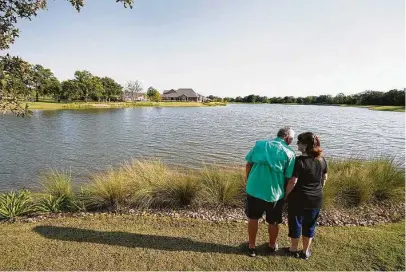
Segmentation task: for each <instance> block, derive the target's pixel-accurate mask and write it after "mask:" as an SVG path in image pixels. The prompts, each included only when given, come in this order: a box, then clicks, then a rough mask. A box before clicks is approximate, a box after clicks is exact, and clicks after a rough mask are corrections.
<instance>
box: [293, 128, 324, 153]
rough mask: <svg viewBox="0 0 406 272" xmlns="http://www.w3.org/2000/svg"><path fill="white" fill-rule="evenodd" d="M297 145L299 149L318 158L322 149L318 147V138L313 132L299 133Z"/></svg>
mask: <svg viewBox="0 0 406 272" xmlns="http://www.w3.org/2000/svg"><path fill="white" fill-rule="evenodd" d="M297 146H298V149H299V151H301V152H303V153H306V154H307V155H309V156H313V157H315V158H319V157H320V156H321V155H322V154H323V149H321V147H320V138H319V136H317V135H316V134H314V133H313V132H305V133H301V134H299V136H298V137H297Z"/></svg>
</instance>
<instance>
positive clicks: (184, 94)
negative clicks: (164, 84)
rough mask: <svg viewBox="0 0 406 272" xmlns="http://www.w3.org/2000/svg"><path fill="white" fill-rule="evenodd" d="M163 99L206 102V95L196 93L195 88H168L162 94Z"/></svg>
mask: <svg viewBox="0 0 406 272" xmlns="http://www.w3.org/2000/svg"><path fill="white" fill-rule="evenodd" d="M161 98H162V101H194V102H204V101H206V97H204V96H203V95H200V94H198V93H196V92H195V91H194V90H193V89H188V88H181V89H177V90H174V89H171V90H166V91H164V92H163V94H162V95H161Z"/></svg>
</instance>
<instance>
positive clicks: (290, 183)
mask: <svg viewBox="0 0 406 272" xmlns="http://www.w3.org/2000/svg"><path fill="white" fill-rule="evenodd" d="M296 182H297V178H296V177H291V179H290V180H289V181H288V185H286V193H285V198H287V197H288V195H289V194H290V192H292V190H293V188H294V187H295V185H296Z"/></svg>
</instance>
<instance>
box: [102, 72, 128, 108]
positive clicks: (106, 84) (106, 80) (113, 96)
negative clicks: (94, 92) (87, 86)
mask: <svg viewBox="0 0 406 272" xmlns="http://www.w3.org/2000/svg"><path fill="white" fill-rule="evenodd" d="M101 83H102V84H103V90H104V99H105V100H106V101H107V100H108V101H109V102H110V101H111V100H116V101H117V100H119V99H120V97H121V92H122V89H123V87H121V85H120V84H118V83H117V82H116V81H115V80H114V79H112V78H110V77H102V78H101Z"/></svg>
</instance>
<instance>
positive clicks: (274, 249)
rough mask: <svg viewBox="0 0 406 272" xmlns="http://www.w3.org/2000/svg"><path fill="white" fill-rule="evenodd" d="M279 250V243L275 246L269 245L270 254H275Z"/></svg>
mask: <svg viewBox="0 0 406 272" xmlns="http://www.w3.org/2000/svg"><path fill="white" fill-rule="evenodd" d="M277 250H278V244H276V245H275V247H270V246H268V254H269V255H275V254H276V251H277Z"/></svg>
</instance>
